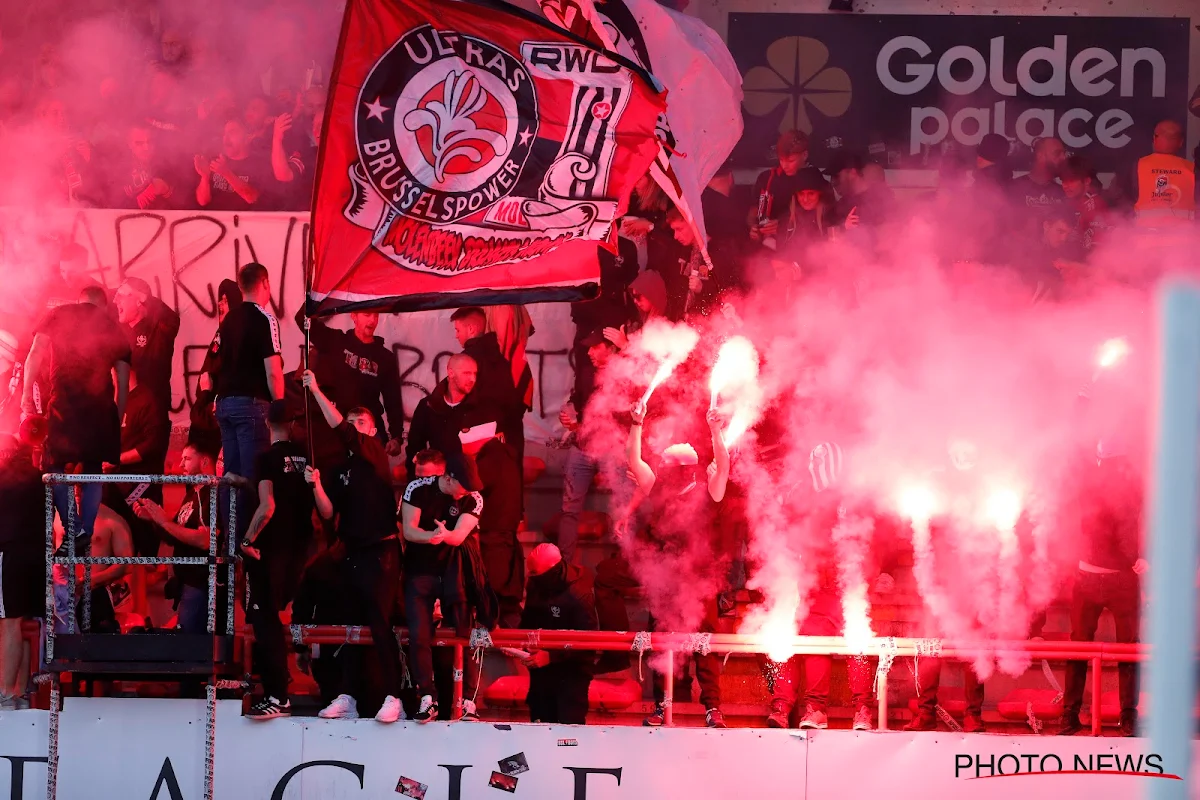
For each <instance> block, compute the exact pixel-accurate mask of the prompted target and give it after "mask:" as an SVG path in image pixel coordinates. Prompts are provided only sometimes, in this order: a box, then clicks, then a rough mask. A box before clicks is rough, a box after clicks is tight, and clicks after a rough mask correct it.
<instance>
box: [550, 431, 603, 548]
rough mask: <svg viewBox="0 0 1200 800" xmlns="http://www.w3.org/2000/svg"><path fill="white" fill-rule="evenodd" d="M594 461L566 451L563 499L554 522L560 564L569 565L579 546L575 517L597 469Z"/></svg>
mask: <svg viewBox="0 0 1200 800" xmlns="http://www.w3.org/2000/svg"><path fill="white" fill-rule="evenodd" d="M599 468H600V467H599V464H598V463H597V462H596V459H594V458H592V457H591V456H589V455H588V454H587V453H585V452H583V451H582V450H580V449H579V448H578V447H572V448H571V449H570V450H568V451H567V461H566V463H565V464H564V465H563V499H562V516H561V517H560V518H559V523H558V551H559V552H560V553H562V557H563V561H564V562H566V563H568V564H571V563H573V562H574V561H575V550H576V548H577V547H578V546H579V515H580V514H581V513H582V512H583V505H584V503H585V502H587V496H588V490H590V489H591V488H592V481H593V480H595V478H596V472H597V471H598V470H599Z"/></svg>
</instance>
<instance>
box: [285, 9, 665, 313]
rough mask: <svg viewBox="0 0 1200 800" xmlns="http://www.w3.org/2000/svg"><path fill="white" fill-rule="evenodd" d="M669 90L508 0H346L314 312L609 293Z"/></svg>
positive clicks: (316, 215) (316, 205)
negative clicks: (609, 275)
mask: <svg viewBox="0 0 1200 800" xmlns="http://www.w3.org/2000/svg"><path fill="white" fill-rule="evenodd" d="M664 107H665V106H664V96H663V94H662V93H661V91H660V89H659V88H658V86H657V82H656V81H655V80H654V78H652V77H651V76H650V75H649V74H648V73H646V72H644V71H643V70H642V69H641V68H640V67H638V66H637V65H635V64H633V63H631V62H628V61H625V60H623V59H622V58H621V57H620V56H618V55H614V54H611V53H610V54H605V53H604V52H602V51H601V50H598V49H596V48H595V47H593V46H592V45H589V44H588V43H587V42H585V41H583V40H582V39H578V38H576V37H574V36H572V35H571V34H569V33H567V32H565V31H562V30H560V29H558V28H555V27H553V26H551V25H549V24H548V23H547V22H546V21H544V20H541V19H539V18H538V17H536V16H534V15H531V14H528V13H527V12H524V11H521V10H519V9H516V8H514V7H512V6H509V5H507V4H506V3H503V2H499V1H498V0H348V2H347V6H346V16H345V19H344V21H343V24H342V33H341V39H340V42H339V46H338V55H337V61H336V64H335V68H334V72H333V85H332V86H331V90H330V101H329V107H328V109H327V113H326V124H325V126H324V132H325V136H324V140H323V141H322V142H321V156H320V162H319V167H318V171H317V187H316V191H315V193H314V200H313V244H314V248H313V251H314V252H313V255H314V259H313V262H314V263H313V264H312V265H311V267H310V269H311V273H310V288H309V297H308V305H309V308H308V311H309V313H310V314H314V315H324V314H331V313H336V312H337V311H346V310H351V309H355V308H359V309H365V308H374V309H379V310H390V311H411V310H418V309H430V308H447V307H453V306H462V305H473V304H491V303H531V302H541V301H553V300H575V299H579V298H581V297H586V296H588V295H590V294H592V293H594V291H595V289H596V284H597V283H598V281H599V273H600V271H599V264H598V247H599V246H602V245H605V244H607V243H608V242H609V241H610V240H611V239H612V238H613V223H614V221H615V220H616V219H617V218H618V217H619V216H620V215H621V213H623V212H624V210H625V205H626V203H627V201H628V199H629V194H630V192H631V191H632V189H633V185H634V183H635V182H636V181H637V180H638V178H640V177H642V176H643V175H645V174H646V172H647V170H648V168H649V166H650V164H651V162H652V161H653V160H654V158H655V155H656V153H657V152H658V142H657V140H656V139H655V123H656V121H657V119H658V117H659V114H660V113H661V112H662V111H663V109H664Z"/></svg>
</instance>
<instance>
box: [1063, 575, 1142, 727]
mask: <svg viewBox="0 0 1200 800" xmlns="http://www.w3.org/2000/svg"><path fill="white" fill-rule="evenodd" d="M1140 605H1141V593H1140V589H1139V588H1138V578H1137V575H1135V574H1134V573H1133V571H1132V570H1125V571H1122V572H1115V573H1112V574H1110V575H1097V574H1095V573H1091V572H1082V571H1081V572H1079V573H1078V574H1077V575H1076V577H1075V591H1074V593H1073V594H1072V595H1071V641H1073V642H1090V641H1092V640H1093V639H1095V638H1096V626H1097V624H1098V623H1099V621H1100V613H1101V612H1102V611H1104V609H1106V608H1107V609H1108V610H1109V611H1111V612H1112V615H1113V621H1114V622H1115V623H1116V627H1117V641H1118V642H1119V643H1122V644H1127V643H1132V642H1136V641H1137V638H1138V611H1139V607H1140ZM1087 668H1088V662H1086V661H1068V662H1067V681H1066V686H1064V687H1063V714H1065V715H1068V716H1070V715H1072V714H1075V715H1078V714H1079V709H1081V708H1082V707H1083V687H1084V684H1085V683H1086V682H1087ZM1092 680H1094V681H1098V680H1100V676H1099V675H1093V676H1092ZM1137 683H1138V665H1137V664H1136V663H1127V664H1126V663H1122V664H1119V665H1117V693H1118V695H1119V697H1120V701H1121V713H1122V714H1126V713H1130V712H1136V711H1137V702H1138V697H1137ZM1092 713H1093V714H1099V713H1100V710H1099V709H1092Z"/></svg>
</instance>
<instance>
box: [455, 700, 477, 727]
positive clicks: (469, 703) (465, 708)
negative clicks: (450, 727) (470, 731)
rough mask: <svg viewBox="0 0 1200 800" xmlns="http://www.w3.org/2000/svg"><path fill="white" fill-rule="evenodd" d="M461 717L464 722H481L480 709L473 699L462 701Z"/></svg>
mask: <svg viewBox="0 0 1200 800" xmlns="http://www.w3.org/2000/svg"><path fill="white" fill-rule="evenodd" d="M459 719H460V720H462V721H463V722H479V709H477V708H476V707H475V702H474V701H473V700H463V701H462V716H461V717H459Z"/></svg>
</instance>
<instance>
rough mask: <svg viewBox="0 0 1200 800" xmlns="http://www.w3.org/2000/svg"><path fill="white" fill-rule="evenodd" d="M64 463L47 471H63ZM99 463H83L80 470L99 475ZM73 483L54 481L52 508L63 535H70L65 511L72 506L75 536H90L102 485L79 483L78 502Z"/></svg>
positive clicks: (93, 527) (83, 472)
mask: <svg viewBox="0 0 1200 800" xmlns="http://www.w3.org/2000/svg"><path fill="white" fill-rule="evenodd" d="M65 471H66V465H64V464H55V465H53V466H51V467H50V468H49V469H48V470H47V472H65ZM101 471H102V470H101V469H100V465H98V464H84V465H83V468H82V469H81V470H80V472H81V473H82V474H84V475H99V474H100V473H101ZM75 488H76V486H75V484H70V483H56V484H54V488H53V489H52V490H51V491H52V493H53V494H54V508H55V510H56V511H58V517H59V519H60V520H62V526H63V535H64V536H67V535H70V532H69V531H68V530H67V512H68V510H69V509H71V508H72V507H74V511H75V535H76V536H91V535H92V533H93V531H94V530H95V528H96V515H97V514H99V513H100V501H101V498H102V497H103V495H104V485H103V484H100V483H84V484H81V485H79V502H78V503H76V502H75ZM75 555H77V556H85V555H87V553H83V552H76V553H75Z"/></svg>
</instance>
